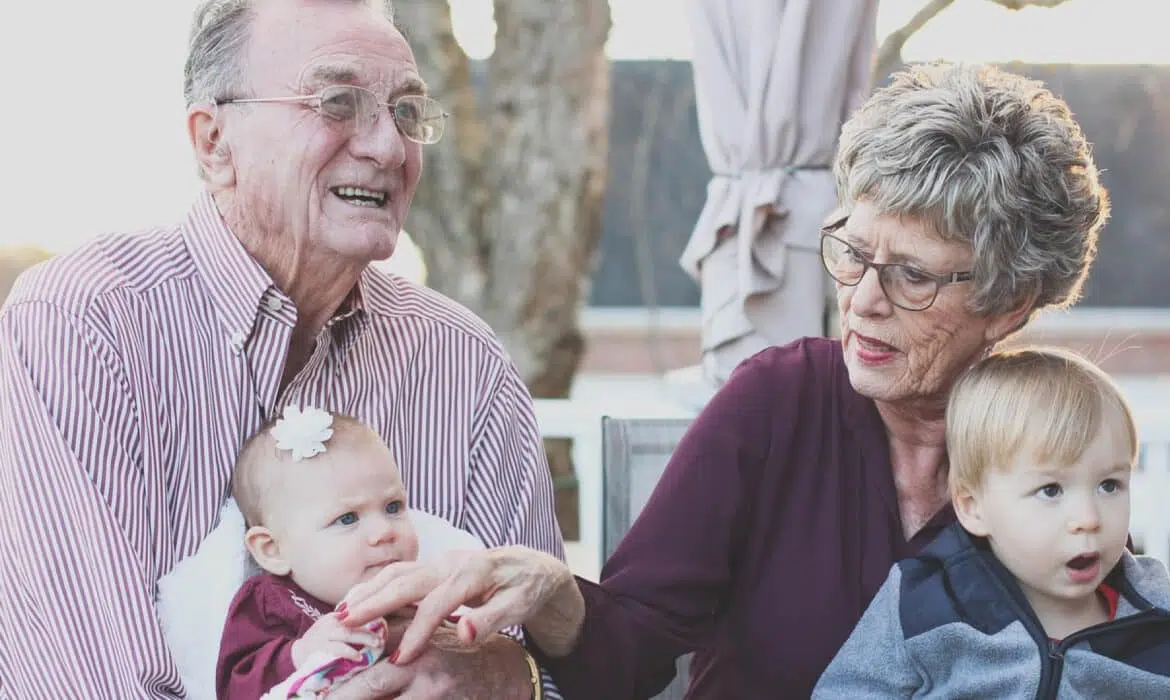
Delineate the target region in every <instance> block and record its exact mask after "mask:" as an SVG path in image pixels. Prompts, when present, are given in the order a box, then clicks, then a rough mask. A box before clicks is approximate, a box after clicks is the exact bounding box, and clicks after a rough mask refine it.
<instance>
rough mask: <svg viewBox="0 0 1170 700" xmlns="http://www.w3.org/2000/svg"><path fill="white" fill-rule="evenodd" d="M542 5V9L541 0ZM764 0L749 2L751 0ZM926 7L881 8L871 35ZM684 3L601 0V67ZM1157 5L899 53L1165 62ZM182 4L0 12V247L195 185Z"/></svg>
mask: <svg viewBox="0 0 1170 700" xmlns="http://www.w3.org/2000/svg"><path fill="white" fill-rule="evenodd" d="M550 1H552V0H550ZM759 1H762V0H759ZM451 2H452V7H453V9H454V10H455V17H454V19H455V24H456V33H457V35H458V36H459V38H460V41H462V42H463V43H464V45H465V47H466V48H467V50H468V52H469V53H470V54H471V55H473V56H477V57H478V56H483V55H486V54H487V53H488V52H490V51H491V46H492V38H491V35H492V32H493V29H492V23H491V0H451ZM924 2H925V0H882V5H881V7H882V10H881V14H880V17H879V24H878V34H879V37H880V36H884V35H885V34H886V33H888V32H889V31H891V30H892V29H894V28H895V27H897V26H899V25H900V24H901V23H902V22H904V21H905V19H906V18H907V17H909V15H910V14H911V13H912V12H913V11H914V10H916V9H917V8H918V7H921V5H922V4H923V3H924ZM687 3H688V0H611V7H612V9H613V20H614V26H613V31H612V33H611V36H610V43H609V53H610V55H611V56H612V57H613V58H618V59H621V58H675V59H680V60H687V59H688V58H689V54H690V40H689V34H688V25H687V17H686V15H687V12H686V7H687ZM1165 3H1166V0H1070V1H1069V2H1068V3H1067V4H1066V5H1063V6H1061V7H1059V8H1056V9H1029V10H1024V11H1021V12H1015V13H1013V12H1010V11H1007V10H1004V9H1002V8H1000V7H998V6H995V5H993V4H991V3H989V2H987V1H986V0H957V2H956V3H955V4H954V6H952V7H951V9H949V10H947V11H946V12H945V13H944V14H943V15H941V16H939V17H938V18H937V19H936V20H935V21H934V22H932V23H931V24H930V25H929V26H928V27H927V28H926V29H925V30H923V31H922V32H921V33H920V34H919V35H917V36H916V37H915V38H914V39H912V40H911V41H910V43H909V44H908V45H907V46H906V51H905V55H906V57H907V58H908V59H911V60H913V59H916V58H934V57H949V58H955V59H968V60H1007V59H1018V60H1023V61H1052V62H1064V61H1081V62H1089V63H1093V62H1122V63H1126V62H1137V63H1170V41H1167V40H1166V39H1165V36H1164V35H1165V27H1164V23H1162V22H1160V21H1156V20H1155V19H1154V17H1155V16H1157V15H1160V14H1162V12H1158V10H1163V11H1164V6H1165ZM194 4H195V3H194V2H193V0H104V1H102V2H97V1H95V0H52V1H49V0H41V1H39V2H13V3H5V4H4V5H3V9H0V71H3V73H0V85H3V86H4V87H5V89H6V91H7V99H6V100H5V108H4V109H3V110H0V133H2V134H3V135H4V137H5V144H4V149H3V154H4V165H5V168H4V171H5V173H6V174H5V175H4V176H2V177H3V181H2V189H0V192H3V193H4V194H3V195H2V196H0V203H2V205H3V216H4V226H2V227H0V245H42V246H45V247H48V248H50V249H54V250H61V249H66V248H69V247H72V246H74V245H76V244H77V243H78V242H80V241H82V240H84V239H85V238H87V237H89V236H92V235H94V234H96V233H100V232H104V231H114V230H126V229H131V228H136V227H142V226H148V225H151V224H154V223H158V222H165V221H172V220H174V219H175V218H176V217H177V216H180V215H181V214H182V213H183V212H184V211H185V209H186V206H187V204H188V202H189V201H190V199H191V197H192V196H193V195H194V193H195V192H196V191H197V188H198V184H197V181H196V180H195V178H194V176H193V166H192V162H191V158H190V155H189V153H188V147H187V144H186V140H185V134H184V124H183V104H182V98H181V94H180V93H181V73H182V64H183V52H184V49H185V43H186V33H187V23H188V21H189V18H190V13H191V9H192V8H193V7H194Z"/></svg>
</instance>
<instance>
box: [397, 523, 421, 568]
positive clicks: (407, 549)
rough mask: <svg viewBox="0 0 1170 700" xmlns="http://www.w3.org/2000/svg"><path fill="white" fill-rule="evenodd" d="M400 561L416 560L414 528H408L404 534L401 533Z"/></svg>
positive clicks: (416, 545)
mask: <svg viewBox="0 0 1170 700" xmlns="http://www.w3.org/2000/svg"><path fill="white" fill-rule="evenodd" d="M400 541H401V543H402V559H403V561H415V560H416V559H418V533H417V532H415V531H414V528H413V527H412V528H408V529H407V531H406V532H404V533H402V538H401V540H400Z"/></svg>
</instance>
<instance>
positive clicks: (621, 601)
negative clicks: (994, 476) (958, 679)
mask: <svg viewBox="0 0 1170 700" xmlns="http://www.w3.org/2000/svg"><path fill="white" fill-rule="evenodd" d="M953 520H954V513H953V511H952V510H951V509H950V508H949V507H948V508H946V509H945V510H943V511H941V512H940V513H938V514H936V515H935V517H934V518H933V519H932V520H931V521H930V522H929V523H928V524H927V525H926V527H924V528H923V529H922V530H921V531H920V532H919V533H917V534H916V535H915V536H914V538H913V540H911V541H909V542H907V541H906V539H905V537H904V536H903V530H902V523H901V517H900V514H899V511H898V501H897V497H896V493H895V490H894V481H893V473H892V470H891V467H890V458H889V444H888V440H887V437H886V431H885V427H884V424H883V423H882V422H881V419H880V417H879V416H878V414H877V410H876V407H875V406H874V403H873V401H871V400H869V399H866V398H864V397H862V396H861V395H859V394H858V393H857V392H855V391H854V390H853V388H852V387H851V386H850V384H849V378H848V375H847V373H846V370H845V365H844V360H843V358H842V355H841V347H840V344H839V343H837V342H836V341H831V340H825V339H805V340H802V341H797V342H795V343H793V344H791V345H787V346H784V347H778V348H771V349H768V350H765V351H763V352H761V353H760V354H758V355H756V356H755V357H754V358H751V359H749V360H748V361H747V362H745V363H744V364H743V365H742V366H741V367H740V368H739V369H738V370H737V371H736V373H735V374H734V375H733V377H732V378H731V380H730V381H729V382H728V383H727V385H726V386H724V387H723V389H721V390H720V391H719V393H718V394H717V395H716V396H715V397H714V398H713V399H712V400H711V401H710V403H709V404H708V405H707V406H706V408H705V409H704V410H703V412H702V413H701V414H700V415H699V416H698V418H697V419H696V420H695V422H694V424H693V425H692V426H691V428H690V430H689V431H688V432H687V435H686V436H685V437H684V438H683V440H682V442H681V443H680V444H679V446H678V448H677V449H676V450H675V452H674V455H673V456H672V458H671V460H670V463H669V465H668V466H667V468H666V472H665V473H664V474H663V476H662V479H661V481H660V482H659V484H658V486H657V488H656V489H655V491H654V494H653V495H652V496H651V498H650V501H649V502H648V503H647V505H646V508H645V510H643V512H642V513H641V515H640V516H639V518H638V519H637V521H636V522H635V523H634V525H633V527H632V528H631V529H630V532H629V533H628V534H627V535H626V537H625V538H624V540H623V541H622V543H621V545H620V546H619V547H618V549H617V551H616V552H614V555H613V557H611V558H610V560H609V561H608V562H607V563H606V565H605V568H604V569H603V570H602V574H601V585H596V584H592V583H589V582H587V581H584V580H580V581H579V585H580V587H581V590H582V592H583V593H584V595H585V602H586V606H587V607H586V619H585V627H584V630H583V633H582V637H581V639H580V643H579V644H578V645H577V648H576V649H575V650H574V652H573V653H572V654H570V655H569V656H568V657H566V658H563V659H555V660H554V659H548V658H546V657H545V656H544V655H543V654H540V653H539V650H537V654H538V657H539V658H540V661H541V663H542V665H543V666H545V668H547V669H548V670H549V671H550V672H551V673H552V674H553V677H554V678H555V679H556V681H557V684H558V685H559V687H560V689H561V690H562V692H563V693H564V694H565V697H566V698H568V699H569V700H574V699H576V698H614V699H615V700H616V699H619V698H620V699H626V698H647V697H651V696H653V695H654V694H655V693H656V692H657V691H659V690H661V689H662V688H663V687H665V686H666V684H667V683H669V682H670V679H671V678H672V677H673V676H674V668H675V666H674V662H675V658H676V657H678V656H680V655H682V654H684V653H686V652H689V651H696V652H697V654H696V656H695V660H694V662H693V665H692V668H691V674H692V681H691V686H690V690H689V693H688V698H691V699H693V700H698V699H700V698H701V699H703V700H707V699H711V700H715V699H718V700H732V699H736V698H807V697H808V696H809V694H810V693H811V692H812V688H813V685H814V684H815V683H816V680H817V678H818V677H819V676H820V674H821V672H822V671H823V670H824V669H825V667H826V666H827V665H828V663H829V661H831V660H832V658H833V655H834V653H835V652H836V651H837V649H838V647H840V646H841V644H843V643H844V641H845V639H846V638H847V637H848V636H849V632H850V631H851V630H852V629H853V626H854V625H855V624H856V623H857V621H858V620H859V619H861V614H862V613H863V612H864V611H865V608H866V605H867V604H868V603H869V601H870V599H871V598H873V596H874V595H875V594H876V593H877V590H878V588H879V587H880V586H881V584H882V582H883V581H885V579H886V576H887V574H889V571H890V567H891V566H892V565H893V563H894V562H895V561H896V560H898V559H901V558H904V557H906V556H909V555H911V554H914V553H915V552H917V551H918V549H920V548H921V547H922V546H923V545H925V544H926V543H928V542H930V541H931V540H932V539H934V536H935V535H936V534H938V532H939V531H940V530H941V529H942V528H943V527H945V526H946V525H947V524H949V523H950V522H952V521H953Z"/></svg>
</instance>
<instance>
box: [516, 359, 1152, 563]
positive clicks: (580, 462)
mask: <svg viewBox="0 0 1170 700" xmlns="http://www.w3.org/2000/svg"><path fill="white" fill-rule="evenodd" d="M1138 381H1139V382H1140V381H1141V380H1138ZM1151 381H1152V382H1158V381H1159V380H1151ZM1161 381H1162V382H1165V380H1161ZM1153 386H1154V385H1151V386H1145V385H1141V386H1139V389H1140V390H1129V391H1127V394H1128V395H1129V398H1130V400H1131V402H1132V404H1133V408H1134V412H1135V414H1136V416H1137V421H1138V429H1139V431H1140V432H1141V439H1142V443H1143V448H1142V463H1141V465H1140V468H1139V470H1138V471H1137V472H1135V474H1134V477H1133V484H1132V494H1133V500H1132V516H1131V531H1132V532H1133V535H1134V538H1135V540H1136V541H1137V542H1138V543H1139V544H1140V545H1142V547H1143V548H1144V549H1145V551H1146V553H1148V554H1151V555H1153V556H1156V557H1158V558H1159V559H1161V560H1162V561H1164V562H1166V563H1167V564H1168V565H1170V404H1168V403H1167V402H1166V401H1165V400H1164V399H1160V398H1159V397H1158V394H1160V393H1161V391H1162V390H1164V389H1165V388H1166V387H1165V384H1157V385H1156V386H1157V387H1159V389H1158V390H1156V391H1151V388H1153ZM621 393H622V392H619V391H611V392H609V395H607V396H604V397H603V396H595V397H592V398H585V399H566V400H550V399H540V400H537V401H536V416H537V421H538V422H539V423H540V427H541V432H542V434H543V435H544V436H545V437H547V438H572V439H573V440H574V443H573V461H574V466H575V468H576V476H577V486H578V501H579V508H580V511H579V524H580V539H579V540H577V541H575V542H566V543H565V547H566V550H567V553H568V557H569V563H570V565H572V567H573V568H574V571H576V572H577V573H578V574H580V575H581V576H584V577H586V578H591V579H596V577H597V575H598V573H599V572H600V570H601V564H602V541H601V531H602V526H601V524H602V508H603V503H604V499H603V497H602V495H603V494H602V469H601V459H602V442H601V419H602V417H604V416H610V417H617V418H674V417H687V416H690V415H693V412H691V411H688V410H686V409H684V408H683V407H681V406H676V405H672V404H670V403H669V402H665V401H661V400H649V401H647V400H645V399H643V398H638V389H636V388H635V389H633V390H632V393H631V395H626V396H623V395H620V394H621Z"/></svg>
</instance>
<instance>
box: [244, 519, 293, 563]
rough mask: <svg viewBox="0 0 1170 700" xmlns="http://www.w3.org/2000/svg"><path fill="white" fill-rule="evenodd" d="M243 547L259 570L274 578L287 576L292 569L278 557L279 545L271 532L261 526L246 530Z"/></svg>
mask: <svg viewBox="0 0 1170 700" xmlns="http://www.w3.org/2000/svg"><path fill="white" fill-rule="evenodd" d="M244 545H245V546H246V547H247V548H248V552H249V553H251V555H252V558H253V559H255V560H256V563H257V564H259V565H260V568H261V569H264V570H265V571H267V572H268V573H270V574H273V575H274V576H288V574H289V571H291V569H292V567H290V566H289V563H288V562H287V561H285V559H284V558H283V557H281V556H280V543H279V542H277V541H276V538H275V537H274V536H273V535H272V531H271V530H269V529H268V528H266V527H263V526H261V525H256V526H253V527H250V528H248V533H247V534H246V535H244Z"/></svg>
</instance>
